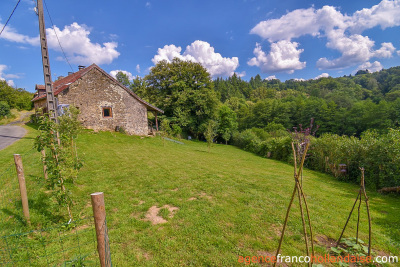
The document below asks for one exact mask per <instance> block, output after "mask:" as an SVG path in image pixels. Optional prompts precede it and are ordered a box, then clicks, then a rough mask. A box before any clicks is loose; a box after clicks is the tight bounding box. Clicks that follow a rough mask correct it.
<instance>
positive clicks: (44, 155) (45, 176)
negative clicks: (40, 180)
mask: <svg viewBox="0 0 400 267" xmlns="http://www.w3.org/2000/svg"><path fill="white" fill-rule="evenodd" d="M41 152H42V163H43V173H44V179H45V180H47V178H48V177H47V165H46V151H45V150H44V149H43V150H42V151H41Z"/></svg>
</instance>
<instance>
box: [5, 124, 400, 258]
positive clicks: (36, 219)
mask: <svg viewBox="0 0 400 267" xmlns="http://www.w3.org/2000/svg"><path fill="white" fill-rule="evenodd" d="M27 129H28V130H29V134H28V136H26V138H24V139H22V140H21V141H19V142H17V143H15V144H14V145H12V146H10V147H8V148H7V149H5V150H2V151H0V164H1V166H6V165H8V164H9V163H10V162H11V161H12V154H14V153H20V154H27V156H26V157H25V158H24V162H25V173H26V177H27V178H26V179H27V180H28V191H30V192H32V191H35V192H36V193H35V194H34V196H33V199H30V201H31V202H32V203H35V201H37V200H38V199H36V198H38V197H39V196H40V194H39V192H42V193H43V194H45V193H44V191H45V189H39V188H38V186H39V185H40V182H38V180H40V179H41V178H40V177H42V169H41V165H40V160H39V153H37V152H33V151H32V150H31V148H32V143H33V139H32V138H33V137H34V136H35V134H36V130H35V129H33V128H31V127H27ZM183 142H184V143H185V144H184V145H180V144H177V143H173V142H168V141H166V142H165V143H164V142H163V141H162V140H161V139H159V138H140V137H134V136H127V135H123V134H119V133H110V132H102V133H93V132H90V131H85V133H84V134H82V135H81V136H79V139H78V150H79V153H80V155H81V157H82V158H83V161H84V167H83V169H82V170H81V172H80V173H79V178H78V181H77V185H76V188H75V196H74V202H75V206H74V208H73V212H74V215H75V217H82V216H85V215H91V214H92V213H91V212H92V211H91V206H90V196H89V194H90V193H93V192H98V191H101V192H104V193H105V202H106V211H107V225H108V227H109V238H110V246H111V253H112V261H113V265H114V266H156V265H157V266H161V265H162V266H178V265H185V266H234V265H238V266H241V265H243V264H238V263H237V261H238V256H258V255H266V254H271V253H272V254H274V253H275V251H276V248H277V245H278V241H279V234H280V231H281V228H282V224H283V220H284V216H285V211H286V208H287V205H288V203H289V198H290V195H291V192H292V188H293V185H294V181H293V168H292V166H290V165H288V164H285V163H281V162H278V161H274V160H269V159H265V158H261V157H258V156H256V155H253V154H251V153H248V152H245V151H242V150H240V149H238V148H235V147H233V146H226V145H214V146H213V147H212V148H211V151H210V152H207V144H206V143H204V142H196V141H183ZM2 171H3V170H2V168H0V172H2ZM366 179H368V177H366ZM2 182H3V181H0V184H1V183H2ZM0 190H1V188H0ZM304 190H305V193H306V195H307V197H308V203H309V206H310V212H311V216H312V222H313V227H314V233H315V235H316V238H315V239H316V240H319V241H317V249H316V251H317V253H318V254H319V255H323V254H325V246H324V245H323V242H321V240H327V239H328V238H332V239H337V238H338V237H339V235H340V232H341V230H342V228H343V225H344V223H345V221H346V219H347V216H348V213H349V211H350V209H351V207H352V204H353V203H354V200H355V197H356V195H357V192H358V186H356V185H352V184H348V183H343V182H339V181H337V180H335V179H334V178H333V177H331V176H328V175H325V174H321V173H318V172H314V171H309V170H305V172H304ZM367 193H368V196H369V200H370V207H371V215H372V222H373V224H372V230H373V234H372V237H373V240H372V246H373V250H374V251H378V252H379V253H383V252H384V253H386V254H391V255H400V230H399V229H400V217H399V216H398V214H399V213H400V199H399V198H398V197H392V196H383V195H380V194H377V193H375V192H370V191H368V192H367ZM47 201H48V200H47ZM45 203H47V204H48V205H47V206H46V205H44V206H43V207H42V208H41V209H33V210H32V212H31V218H32V223H33V225H34V226H36V227H38V228H40V227H43V226H44V225H52V224H55V223H58V222H59V221H57V219H58V217H57V216H58V215H62V214H63V215H64V219H62V220H64V221H67V219H66V218H67V216H66V214H65V211H64V210H62V209H57V208H55V207H54V205H51V203H50V202H45ZM165 205H169V207H176V208H177V209H175V210H173V211H172V212H168V211H167V210H166V209H164V210H162V211H161V214H162V215H163V218H164V219H165V220H167V223H164V224H158V225H152V224H151V223H150V222H149V221H146V220H145V218H146V213H147V212H148V211H149V209H151V207H153V206H157V207H163V206H165ZM294 207H295V208H294V209H292V213H291V216H290V221H289V225H288V231H287V234H286V235H285V239H284V245H283V249H282V254H283V255H304V254H305V252H304V251H303V247H304V241H303V240H302V227H301V219H300V213H299V211H298V208H297V209H296V206H294ZM168 214H169V215H173V216H171V217H169V215H168ZM62 220H61V221H62ZM355 225H356V224H355V218H354V217H353V220H352V221H351V223H350V225H349V226H348V228H347V230H346V234H345V236H348V237H351V236H355ZM21 227H22V225H21ZM367 234H368V222H367V216H366V213H365V210H363V213H362V216H361V228H360V238H361V239H363V240H364V241H365V240H367V239H368V238H367Z"/></svg>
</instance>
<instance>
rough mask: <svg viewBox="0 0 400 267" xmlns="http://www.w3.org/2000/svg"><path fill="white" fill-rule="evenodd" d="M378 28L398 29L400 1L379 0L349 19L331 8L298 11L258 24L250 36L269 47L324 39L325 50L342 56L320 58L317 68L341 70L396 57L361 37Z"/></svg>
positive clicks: (387, 47) (389, 49)
mask: <svg viewBox="0 0 400 267" xmlns="http://www.w3.org/2000/svg"><path fill="white" fill-rule="evenodd" d="M377 26H380V27H381V28H382V29H385V28H388V27H395V26H400V0H382V1H381V2H380V3H379V4H377V5H374V6H372V7H371V8H364V9H362V10H359V11H356V12H354V13H353V14H352V15H348V14H343V13H341V12H340V11H339V10H337V9H336V8H335V7H332V6H324V7H322V8H320V9H315V8H314V7H311V8H308V9H297V10H294V11H291V12H288V13H287V14H286V15H283V16H281V17H280V18H278V19H269V20H265V21H261V22H260V23H258V24H257V25H256V26H255V27H254V28H253V29H252V30H251V31H250V33H252V34H257V35H259V36H260V37H262V38H263V39H267V40H268V41H269V42H271V43H273V42H279V41H281V40H286V41H291V40H292V39H293V38H298V37H301V36H305V35H311V36H318V37H325V38H326V39H327V43H326V46H327V47H328V48H330V49H333V50H337V51H339V52H340V53H341V56H340V57H338V58H335V59H328V58H325V57H324V58H320V59H319V60H318V62H317V67H319V68H321V69H340V68H345V67H349V66H353V65H356V64H362V63H364V62H367V61H369V60H370V59H371V58H388V57H391V56H392V55H393V53H395V51H396V49H395V47H394V46H393V44H392V43H382V44H381V46H380V47H379V48H375V42H374V41H373V40H371V39H370V38H369V37H368V36H363V35H361V34H362V32H363V31H365V30H367V29H371V28H374V27H377Z"/></svg>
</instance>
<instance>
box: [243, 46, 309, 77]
mask: <svg viewBox="0 0 400 267" xmlns="http://www.w3.org/2000/svg"><path fill="white" fill-rule="evenodd" d="M298 45H299V44H298V43H296V42H290V41H285V40H283V41H279V42H276V43H272V44H271V50H270V52H269V53H268V54H267V53H265V52H264V51H263V50H262V48H261V45H260V44H259V43H257V44H256V47H255V48H254V51H253V53H254V55H255V57H253V58H252V59H250V60H249V61H248V62H247V64H248V65H250V66H257V67H260V69H261V71H262V72H264V73H265V72H268V71H273V72H287V73H293V72H294V70H300V69H303V68H305V67H306V62H301V61H300V54H301V53H302V52H303V49H297V47H298Z"/></svg>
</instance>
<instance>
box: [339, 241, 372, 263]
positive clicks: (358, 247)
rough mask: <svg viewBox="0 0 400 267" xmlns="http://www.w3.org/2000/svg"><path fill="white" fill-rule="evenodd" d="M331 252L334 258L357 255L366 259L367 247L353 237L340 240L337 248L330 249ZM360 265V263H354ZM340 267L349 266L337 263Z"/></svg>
mask: <svg viewBox="0 0 400 267" xmlns="http://www.w3.org/2000/svg"><path fill="white" fill-rule="evenodd" d="M331 252H332V253H333V254H334V255H336V256H345V255H358V256H364V257H366V256H367V255H368V246H366V245H365V242H364V241H362V240H361V239H359V238H358V240H356V238H355V237H349V238H342V242H341V243H340V244H339V245H338V246H337V247H331ZM356 264H358V265H361V263H356ZM339 265H340V266H349V265H348V264H347V263H345V262H339Z"/></svg>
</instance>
